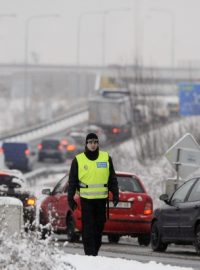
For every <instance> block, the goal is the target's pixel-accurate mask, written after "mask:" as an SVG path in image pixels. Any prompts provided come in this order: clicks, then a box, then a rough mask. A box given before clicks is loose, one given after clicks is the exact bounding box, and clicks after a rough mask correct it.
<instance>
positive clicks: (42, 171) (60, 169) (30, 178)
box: [24, 166, 68, 185]
mask: <svg viewBox="0 0 200 270" xmlns="http://www.w3.org/2000/svg"><path fill="white" fill-rule="evenodd" d="M67 172H68V168H67V166H54V167H49V168H46V167H42V168H38V169H36V170H34V171H32V172H28V173H25V174H24V177H25V179H26V181H27V183H28V184H30V185H34V184H35V183H36V181H37V179H39V178H41V177H48V176H49V175H52V174H57V173H63V174H67Z"/></svg>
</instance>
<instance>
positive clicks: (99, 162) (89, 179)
mask: <svg viewBox="0 0 200 270" xmlns="http://www.w3.org/2000/svg"><path fill="white" fill-rule="evenodd" d="M76 159H77V162H78V178H79V186H80V191H79V192H80V196H81V197H83V198H87V199H103V198H107V197H108V179H109V173H110V171H109V155H108V153H107V152H104V151H99V156H98V158H97V159H96V160H90V159H88V158H87V157H86V155H85V154H84V153H81V154H78V155H77V156H76Z"/></svg>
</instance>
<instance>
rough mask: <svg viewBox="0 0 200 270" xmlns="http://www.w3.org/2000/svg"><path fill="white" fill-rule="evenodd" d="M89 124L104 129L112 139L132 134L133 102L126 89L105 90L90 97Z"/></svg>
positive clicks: (124, 137)
mask: <svg viewBox="0 0 200 270" xmlns="http://www.w3.org/2000/svg"><path fill="white" fill-rule="evenodd" d="M88 107H89V124H91V125H97V126H100V127H101V128H103V129H104V131H105V132H106V134H107V135H108V136H109V138H111V139H115V138H116V139H119V140H120V139H126V138H129V137H130V136H131V126H132V112H131V102H130V99H129V96H128V95H127V92H126V91H124V90H123V91H117V90H110V91H108V90H103V91H99V93H98V94H96V95H94V96H92V97H90V98H89V106H88Z"/></svg>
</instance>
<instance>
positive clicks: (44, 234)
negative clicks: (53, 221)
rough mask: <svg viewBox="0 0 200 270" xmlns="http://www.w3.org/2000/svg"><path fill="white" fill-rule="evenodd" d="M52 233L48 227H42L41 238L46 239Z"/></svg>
mask: <svg viewBox="0 0 200 270" xmlns="http://www.w3.org/2000/svg"><path fill="white" fill-rule="evenodd" d="M50 235H51V230H49V229H47V228H41V236H40V238H41V239H42V240H45V239H46V238H48V237H49V236H50Z"/></svg>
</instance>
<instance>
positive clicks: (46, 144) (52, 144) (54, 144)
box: [42, 140, 59, 149]
mask: <svg viewBox="0 0 200 270" xmlns="http://www.w3.org/2000/svg"><path fill="white" fill-rule="evenodd" d="M58 145H59V141H56V140H48V141H43V142H42V147H43V148H46V149H57V148H58Z"/></svg>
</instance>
